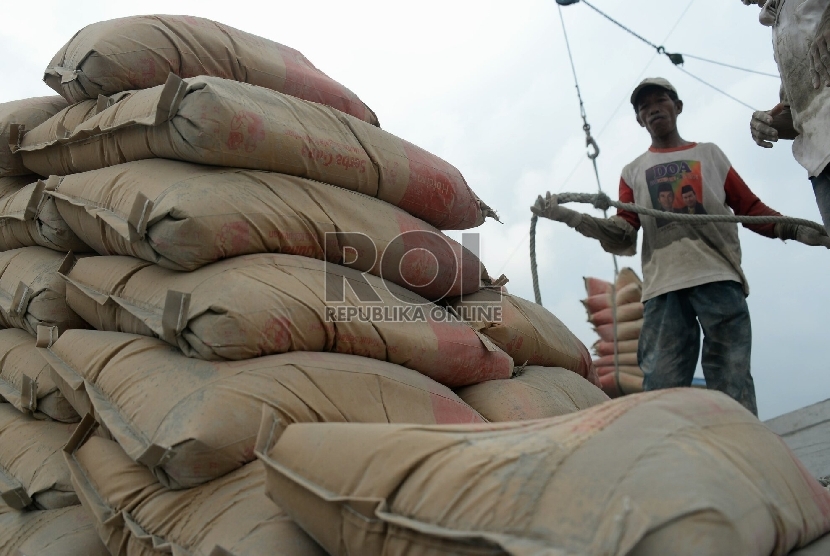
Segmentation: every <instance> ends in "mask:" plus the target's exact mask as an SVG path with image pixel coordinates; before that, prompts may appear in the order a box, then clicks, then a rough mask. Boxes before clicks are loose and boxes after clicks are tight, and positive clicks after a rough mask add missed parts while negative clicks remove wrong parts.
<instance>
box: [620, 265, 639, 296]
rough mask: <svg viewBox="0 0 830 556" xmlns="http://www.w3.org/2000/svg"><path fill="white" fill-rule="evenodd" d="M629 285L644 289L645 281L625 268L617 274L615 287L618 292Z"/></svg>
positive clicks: (631, 270)
mask: <svg viewBox="0 0 830 556" xmlns="http://www.w3.org/2000/svg"><path fill="white" fill-rule="evenodd" d="M629 284H637V285H639V286H641V287H642V285H643V281H642V280H640V277H639V276H637V273H636V272H634V270H633V269H631V268H629V267H625V268H623V269H622V270H620V271H619V272H618V273H617V281H616V282H615V286H616V288H617V291H620V290H621V289H623V288H624V287H626V286H628V285H629Z"/></svg>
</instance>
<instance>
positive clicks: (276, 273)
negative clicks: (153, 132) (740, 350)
mask: <svg viewBox="0 0 830 556" xmlns="http://www.w3.org/2000/svg"><path fill="white" fill-rule="evenodd" d="M131 260H132V261H134V266H133V268H132V269H130V268H129V267H128V264H129V263H127V262H125V261H124V258H122V257H88V258H86V259H81V260H79V261H78V263H77V264H76V266H75V267H74V268H73V269H72V271H71V272H70V273H69V274H68V276H67V282H68V284H67V289H68V293H67V302H68V303H69V305H70V307H72V308H73V310H75V311H77V312H78V314H80V315H81V316H82V317H83V316H86V315H89V314H91V313H93V311H96V312H95V316H94V317H93V318H90V319H89V320H90V322H93V323H96V322H95V319H97V318H99V316H100V315H102V314H104V312H102V311H101V310H99V309H98V307H100V306H101V305H104V306H106V305H107V304H110V306H111V307H113V308H114V314H115V316H116V319H115V321H108V322H103V323H101V324H102V326H101V328H102V329H104V330H109V331H119V332H130V333H135V334H144V335H154V336H157V337H159V338H162V339H163V340H165V341H167V342H168V343H170V344H172V345H175V346H178V347H179V349H181V350H182V351H183V352H184V354H185V355H187V356H188V357H198V358H200V359H208V360H221V359H228V360H243V359H250V358H252V357H260V356H263V355H271V354H276V353H284V352H288V351H334V352H338V353H348V354H354V355H362V356H364V357H371V358H373V359H379V360H381V361H389V362H391V363H396V364H399V365H403V366H405V367H408V368H410V369H414V370H416V371H418V372H421V373H423V374H425V375H427V376H430V377H431V378H433V379H435V380H437V381H438V382H440V383H442V384H446V385H447V386H451V387H454V386H466V385H467V384H476V383H478V382H481V381H483V380H490V379H493V378H507V377H509V376H510V375H511V374H512V372H513V366H512V365H513V364H512V360H511V359H510V357H509V356H508V355H507V354H505V353H504V352H503V351H501V350H500V349H499V348H498V347H496V346H494V345H492V342H490V341H489V340H487V338H486V337H482V336H481V335H479V334H477V333H476V331H475V330H473V329H472V328H471V327H470V326H469V325H468V324H467V323H465V322H462V321H460V320H458V319H455V318H453V317H452V315H450V314H449V313H448V312H447V311H446V310H445V309H444V308H443V307H439V306H437V305H434V304H431V303H429V302H428V301H427V300H425V299H424V298H422V297H419V296H417V295H416V294H414V293H412V292H409V291H407V290H404V289H403V288H400V287H398V286H396V285H394V284H391V283H389V282H384V281H383V280H381V279H380V278H377V277H375V276H372V275H365V276H364V275H362V274H361V273H360V272H358V271H356V270H353V269H350V268H345V267H341V266H337V265H332V264H326V263H324V262H323V261H318V260H315V259H309V258H306V257H298V256H293V255H278V254H270V253H268V254H257V255H245V256H242V257H235V258H233V259H226V260H223V261H219V262H216V263H214V264H212V265H209V266H206V267H202V268H200V269H198V270H194V271H193V272H189V273H182V272H176V271H172V270H167V269H165V268H161V267H159V266H154V265H153V266H146V263H145V262H144V261H139V260H137V259H131ZM347 281H348V283H346V282H347ZM113 285H117V288H116V289H110V288H111V287H112V286H113ZM338 288H339V292H338ZM356 291H357V293H356ZM337 295H343V297H342V300H343V301H342V302H337V301H335V299H334V298H335V297H336V296H337ZM79 298H80V302H77V300H78V299H79ZM378 302H379V303H378ZM115 305H117V307H114V306H115ZM338 309H342V311H338ZM404 309H406V310H407V311H408V313H407V314H408V315H409V317H408V318H409V319H410V320H409V322H399V320H401V319H403V318H404V317H401V319H396V315H398V316H400V315H401V314H402V311H403V310H404ZM350 310H351V311H352V313H353V314H349V311H350ZM105 311H108V310H105ZM375 313H377V315H375ZM363 317H366V318H363ZM96 324H97V323H96ZM563 328H564V327H563ZM586 355H587V351H586Z"/></svg>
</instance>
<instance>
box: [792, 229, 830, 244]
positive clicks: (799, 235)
mask: <svg viewBox="0 0 830 556" xmlns="http://www.w3.org/2000/svg"><path fill="white" fill-rule="evenodd" d="M795 240H796V241H798V242H800V243H803V244H804V245H810V246H813V247H826V248H827V249H830V236H828V235H827V232H824V233H823V234H822V233H821V232H819V231H818V230H815V229H813V228H808V227H807V226H799V227H798V229H797V230H796V232H795Z"/></svg>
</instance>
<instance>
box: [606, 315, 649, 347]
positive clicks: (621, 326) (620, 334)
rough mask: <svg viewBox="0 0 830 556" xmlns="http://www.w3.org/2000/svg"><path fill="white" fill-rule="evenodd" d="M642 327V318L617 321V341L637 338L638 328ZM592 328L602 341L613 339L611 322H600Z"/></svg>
mask: <svg viewBox="0 0 830 556" xmlns="http://www.w3.org/2000/svg"><path fill="white" fill-rule="evenodd" d="M642 328H643V319H639V320H633V321H629V322H620V323H617V341H619V342H624V341H626V340H639V339H640V330H642ZM594 330H595V331H596V333H597V334H598V335H599V338H600V340H602V341H604V342H613V341H614V325H613V324H601V325H599V326H595V327H594Z"/></svg>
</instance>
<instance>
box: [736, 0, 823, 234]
mask: <svg viewBox="0 0 830 556" xmlns="http://www.w3.org/2000/svg"><path fill="white" fill-rule="evenodd" d="M742 1H743V3H744V4H747V5H751V4H757V5H759V6H762V9H761V15H760V20H761V23H762V24H764V25H767V26H769V27H772V36H773V48H774V50H775V59H776V61H777V62H778V71H779V73H780V74H781V102H780V103H779V104H778V105H777V106H775V107H774V108H772V109H771V110H761V111H758V112H755V113H754V114H753V115H752V119H751V121H750V131H751V133H752V138H753V139H754V140H755V142H756V143H757V144H758V145H760V146H761V147H765V148H771V147H772V146H773V145H772V144H773V143H775V142H777V141H778V140H779V139H792V140H793V145H792V150H793V156H794V157H795V159H796V160H797V161H798V163H799V164H801V166H803V167H804V169H805V170H807V176H808V177H809V178H810V181H811V182H812V184H813V192H814V193H815V196H816V204H817V205H818V209H819V213H821V218H822V221H823V222H824V227H825V228H826V229H827V230H828V231H830V0H801V1H798V2H796V1H794V0H790V1H786V0H766V1H765V0H742Z"/></svg>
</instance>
